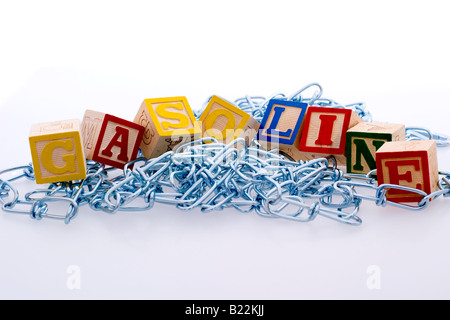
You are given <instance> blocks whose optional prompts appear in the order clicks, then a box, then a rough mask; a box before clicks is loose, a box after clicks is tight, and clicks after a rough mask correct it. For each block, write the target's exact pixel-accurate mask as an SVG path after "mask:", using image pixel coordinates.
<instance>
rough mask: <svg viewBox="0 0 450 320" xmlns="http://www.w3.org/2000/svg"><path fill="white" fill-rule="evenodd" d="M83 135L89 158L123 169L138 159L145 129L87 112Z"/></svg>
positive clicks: (112, 117) (134, 124) (84, 118)
mask: <svg viewBox="0 0 450 320" xmlns="http://www.w3.org/2000/svg"><path fill="white" fill-rule="evenodd" d="M81 132H82V137H83V145H84V150H85V154H86V158H87V159H91V160H94V161H97V162H100V163H103V164H106V165H110V166H112V167H115V168H119V169H123V168H124V166H125V164H127V163H128V162H130V161H132V160H134V159H136V157H137V154H138V151H139V146H140V144H141V141H142V136H143V134H144V127H143V126H141V125H138V124H136V123H134V122H131V121H128V120H124V119H122V118H118V117H116V116H113V115H110V114H106V113H103V112H98V111H93V110H86V112H85V113H84V117H83V122H82V124H81Z"/></svg>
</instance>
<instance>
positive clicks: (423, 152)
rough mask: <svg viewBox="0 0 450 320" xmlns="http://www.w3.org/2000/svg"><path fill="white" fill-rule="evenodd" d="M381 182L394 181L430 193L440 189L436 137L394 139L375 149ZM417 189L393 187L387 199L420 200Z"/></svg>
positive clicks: (379, 180) (390, 182) (378, 176)
mask: <svg viewBox="0 0 450 320" xmlns="http://www.w3.org/2000/svg"><path fill="white" fill-rule="evenodd" d="M376 163H377V179H378V185H382V184H395V185H401V186H405V187H410V188H414V189H419V190H422V191H424V192H425V193H427V194H430V193H432V192H434V191H437V190H438V189H439V185H438V181H439V172H438V163H437V151H436V141H435V140H422V141H392V142H386V143H385V144H383V145H382V146H381V147H380V148H379V149H378V151H377V152H376ZM422 198H423V197H422V196H421V195H419V194H417V193H413V192H410V191H403V190H398V189H394V188H390V189H388V190H387V192H386V199H387V200H389V201H393V202H398V203H401V202H418V201H420V200H421V199H422Z"/></svg>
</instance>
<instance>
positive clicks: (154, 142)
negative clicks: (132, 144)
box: [134, 97, 202, 159]
mask: <svg viewBox="0 0 450 320" xmlns="http://www.w3.org/2000/svg"><path fill="white" fill-rule="evenodd" d="M134 122H135V123H137V124H139V125H142V126H143V127H144V128H145V129H144V136H143V139H142V142H141V151H142V154H143V155H144V157H145V158H147V159H151V158H155V157H158V156H160V155H162V154H163V153H165V152H167V151H172V150H173V151H175V150H176V149H177V148H178V146H180V145H181V144H184V143H187V142H190V141H193V140H196V139H199V138H200V137H201V133H202V131H201V128H200V126H199V124H198V122H197V120H196V119H195V117H194V113H193V112H192V109H191V107H190V106H189V103H188V101H187V99H186V98H185V97H169V98H153V99H145V100H144V101H143V102H142V104H141V107H140V108H139V111H138V113H137V114H136V116H135V118H134Z"/></svg>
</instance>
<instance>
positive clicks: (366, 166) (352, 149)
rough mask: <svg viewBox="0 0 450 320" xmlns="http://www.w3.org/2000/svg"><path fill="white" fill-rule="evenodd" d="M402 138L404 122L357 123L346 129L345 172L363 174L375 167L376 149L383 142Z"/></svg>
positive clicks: (401, 139)
mask: <svg viewBox="0 0 450 320" xmlns="http://www.w3.org/2000/svg"><path fill="white" fill-rule="evenodd" d="M404 140H405V125H404V124H395V123H375V122H360V123H358V124H357V125H356V126H354V127H353V128H350V129H349V130H348V131H347V142H346V156H347V172H348V173H361V174H364V173H368V172H369V171H371V170H373V169H376V167H377V164H376V158H375V153H376V151H377V150H378V149H379V148H380V147H381V146H382V145H383V144H384V143H385V142H388V141H404Z"/></svg>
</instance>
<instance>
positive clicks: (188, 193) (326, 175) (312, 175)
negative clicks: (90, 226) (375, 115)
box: [0, 84, 450, 225]
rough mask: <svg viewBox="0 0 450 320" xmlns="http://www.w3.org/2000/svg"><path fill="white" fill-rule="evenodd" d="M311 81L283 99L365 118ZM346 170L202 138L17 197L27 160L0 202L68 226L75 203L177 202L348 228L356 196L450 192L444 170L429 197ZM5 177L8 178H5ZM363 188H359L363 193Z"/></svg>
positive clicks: (94, 167) (259, 107)
mask: <svg viewBox="0 0 450 320" xmlns="http://www.w3.org/2000/svg"><path fill="white" fill-rule="evenodd" d="M311 86H318V85H317V84H311V85H309V86H307V87H305V88H303V89H302V90H300V91H299V92H297V93H295V94H294V95H292V96H290V97H288V98H287V99H290V100H296V101H302V102H307V103H308V104H309V105H321V106H327V105H328V106H333V107H337V106H340V107H345V108H352V109H353V110H355V112H357V113H358V114H359V115H360V116H361V117H362V118H363V119H365V121H371V115H370V113H369V112H368V111H367V110H366V108H365V106H364V104H362V103H357V104H352V105H340V104H338V103H336V102H334V101H332V100H329V99H323V98H321V92H322V91H321V87H320V86H318V87H319V88H320V91H319V93H315V94H314V95H313V97H312V98H302V97H301V95H300V94H301V93H302V92H303V91H304V90H305V89H307V88H309V87H311ZM274 97H276V98H284V99H286V97H285V96H284V95H281V94H278V95H275V96H272V97H270V98H269V99H263V98H262V97H245V98H241V99H237V100H236V101H235V104H236V105H238V106H239V107H240V108H242V109H243V110H244V111H246V112H248V113H250V114H251V115H252V116H254V117H255V118H256V119H257V120H261V118H262V115H263V114H264V111H265V106H266V105H267V102H268V101H269V100H270V99H272V98H274ZM408 134H409V136H408V138H409V139H410V140H413V139H429V138H430V137H432V138H438V140H439V141H440V142H441V145H447V144H448V138H447V137H445V136H442V135H441V136H437V135H432V134H431V133H430V132H429V131H428V130H426V129H422V128H411V130H410V131H409V133H408ZM375 173H376V170H374V171H372V172H369V173H368V174H367V175H363V176H361V175H351V174H345V173H344V172H343V171H342V170H339V169H338V167H337V166H336V162H335V161H334V158H333V157H329V158H321V159H315V160H311V161H307V162H304V161H298V162H295V161H290V160H289V159H287V158H285V157H284V156H283V155H281V154H279V153H278V151H277V150H271V151H264V150H262V149H261V148H259V145H258V144H257V142H256V141H253V142H252V143H251V145H246V143H245V140H244V139H237V140H234V141H233V142H231V143H230V144H227V145H225V144H222V143H218V142H217V141H216V140H215V139H213V138H203V139H200V140H198V141H194V142H190V143H187V144H184V145H183V146H180V147H179V148H178V149H177V150H176V151H169V152H166V153H165V154H163V155H161V156H160V157H158V158H154V159H145V158H143V157H142V156H141V155H140V157H139V158H138V159H136V160H134V161H132V162H130V163H129V164H127V165H126V166H125V168H124V169H123V170H119V169H115V168H112V167H107V166H105V165H103V164H100V163H97V162H94V161H90V160H89V161H88V162H87V177H86V178H85V179H83V180H80V181H69V182H61V183H52V184H49V185H48V186H47V188H44V189H35V190H32V191H30V192H28V193H25V195H24V197H23V198H21V197H20V194H19V191H18V188H17V186H16V184H15V181H16V180H19V179H21V178H24V179H29V180H33V179H34V172H33V167H32V165H31V164H29V165H26V166H21V167H16V168H11V169H7V170H4V171H2V172H0V204H1V207H2V209H3V210H4V211H6V212H10V213H16V214H26V215H29V216H30V217H31V218H33V219H37V220H40V219H42V218H52V219H60V220H64V221H65V222H66V223H69V222H70V221H71V220H72V219H73V218H75V217H76V216H77V213H78V210H79V207H81V206H83V205H88V206H89V207H90V208H92V209H93V210H97V211H102V212H106V213H111V214H113V213H116V212H119V211H140V210H144V211H145V210H150V209H151V208H152V207H153V206H154V204H155V203H161V204H166V205H171V206H175V207H176V208H178V209H180V210H192V209H194V208H199V209H200V210H201V211H203V212H210V211H215V210H223V209H227V208H233V209H235V210H238V211H240V212H243V213H247V212H256V213H257V214H258V215H260V216H263V217H269V218H284V219H289V220H293V221H300V222H307V221H311V220H313V219H315V218H316V217H317V216H322V217H326V218H329V219H333V220H335V221H338V222H342V223H345V224H350V225H360V224H361V222H362V221H361V219H360V217H358V212H359V208H360V205H361V202H362V200H370V201H373V202H374V203H375V204H376V205H378V206H385V205H388V204H389V205H394V206H398V207H403V208H407V209H412V210H420V209H423V208H424V207H426V206H427V205H428V204H429V202H430V200H432V199H434V198H436V197H438V196H441V195H444V196H448V195H449V194H450V174H445V173H442V177H441V180H440V182H439V186H440V190H439V191H436V192H434V193H432V194H429V195H427V194H426V193H424V192H423V191H421V190H418V189H412V188H407V187H402V186H399V185H388V184H385V185H380V186H378V185H377V182H376V180H375V179H373V175H374V174H375ZM7 176H8V177H7ZM388 189H400V190H406V191H410V192H414V193H417V194H419V195H421V196H423V199H422V200H421V201H420V202H419V203H418V204H417V205H407V204H400V203H395V202H390V201H388V200H387V199H386V192H387V190H388ZM361 191H362V192H361ZM52 202H58V203H65V204H66V205H67V210H65V211H63V212H60V211H59V210H58V212H52V210H50V203H52Z"/></svg>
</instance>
